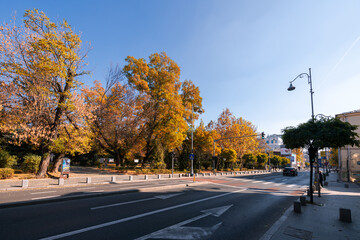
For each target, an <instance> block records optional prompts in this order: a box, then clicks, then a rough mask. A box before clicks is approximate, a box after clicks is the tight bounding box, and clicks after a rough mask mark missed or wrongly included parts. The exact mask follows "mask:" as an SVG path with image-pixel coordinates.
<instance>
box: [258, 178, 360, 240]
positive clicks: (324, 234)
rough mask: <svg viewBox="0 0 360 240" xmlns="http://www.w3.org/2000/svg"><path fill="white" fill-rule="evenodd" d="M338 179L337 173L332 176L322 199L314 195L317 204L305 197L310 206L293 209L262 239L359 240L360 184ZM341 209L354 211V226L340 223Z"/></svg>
mask: <svg viewBox="0 0 360 240" xmlns="http://www.w3.org/2000/svg"><path fill="white" fill-rule="evenodd" d="M337 179H338V174H337V173H330V174H329V176H327V177H326V181H327V182H328V186H324V188H322V189H321V197H318V193H317V192H314V195H313V196H314V204H310V203H309V200H310V197H309V196H306V199H307V204H306V206H301V213H295V212H294V207H293V206H291V207H290V208H289V209H288V210H287V211H286V212H285V214H284V215H283V216H282V217H281V218H280V219H279V220H278V221H277V222H276V223H275V224H274V225H273V226H272V227H271V228H270V229H269V230H268V232H267V233H266V234H265V235H264V236H263V237H262V238H261V240H269V239H271V240H298V239H319V240H320V239H326V240H344V239H351V240H358V239H360V185H359V184H357V183H347V182H341V181H339V182H338V181H337ZM346 184H347V185H348V188H346V187H345V185H346ZM339 208H346V209H350V210H351V219H352V222H351V223H347V222H342V221H340V220H339V219H340V214H339Z"/></svg>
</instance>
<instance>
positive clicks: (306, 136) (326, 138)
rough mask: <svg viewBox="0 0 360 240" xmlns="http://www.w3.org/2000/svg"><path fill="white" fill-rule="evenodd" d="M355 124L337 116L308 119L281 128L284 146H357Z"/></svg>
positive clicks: (320, 147)
mask: <svg viewBox="0 0 360 240" xmlns="http://www.w3.org/2000/svg"><path fill="white" fill-rule="evenodd" d="M356 129H357V126H354V125H351V124H350V123H348V122H342V121H341V120H340V119H337V118H330V119H328V118H321V119H319V120H309V121H308V122H306V123H302V124H300V125H298V126H297V127H287V128H285V129H283V130H282V133H283V135H282V139H283V141H284V144H285V146H286V148H289V149H294V148H300V147H309V146H312V147H313V148H315V149H322V148H326V147H329V148H341V147H343V146H345V145H351V146H359V145H360V141H359V140H358V139H357V138H358V137H359V136H358V134H357V133H356V132H355V130H356Z"/></svg>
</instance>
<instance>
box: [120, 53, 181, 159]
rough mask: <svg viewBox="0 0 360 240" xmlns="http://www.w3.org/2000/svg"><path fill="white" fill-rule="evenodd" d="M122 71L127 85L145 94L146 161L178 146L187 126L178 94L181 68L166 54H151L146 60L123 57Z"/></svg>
mask: <svg viewBox="0 0 360 240" xmlns="http://www.w3.org/2000/svg"><path fill="white" fill-rule="evenodd" d="M126 62H127V65H126V66H125V67H124V69H123V70H124V73H125V75H126V77H127V79H128V82H129V84H130V85H131V86H132V87H134V88H135V89H136V90H137V91H139V92H140V93H142V94H146V95H147V96H148V99H147V102H146V103H145V104H144V105H143V108H144V110H146V112H147V113H148V116H147V117H146V127H147V130H146V134H145V137H144V139H145V141H146V146H145V160H148V161H149V160H154V161H162V160H163V159H155V158H156V157H155V158H154V156H155V155H157V156H160V158H161V156H163V155H164V154H156V152H158V151H160V150H161V151H163V150H169V151H171V150H172V149H174V148H176V147H177V146H180V145H181V143H182V142H183V140H184V139H185V132H186V130H187V128H188V126H187V124H186V121H185V119H184V115H186V114H185V107H184V105H183V102H182V98H181V95H180V93H179V91H180V88H181V83H180V81H179V78H180V68H179V66H178V65H177V64H176V63H175V62H174V61H173V60H171V59H170V58H169V57H168V56H167V55H166V53H164V52H162V53H160V54H159V53H154V54H152V55H150V57H149V61H148V62H147V61H146V60H145V59H142V58H139V59H136V58H134V57H131V56H129V57H127V58H126Z"/></svg>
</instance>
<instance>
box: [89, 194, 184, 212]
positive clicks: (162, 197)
mask: <svg viewBox="0 0 360 240" xmlns="http://www.w3.org/2000/svg"><path fill="white" fill-rule="evenodd" d="M180 194H183V193H175V194H164V195H158V196H155V197H151V198H145V199H139V200H134V201H129V202H122V203H114V204H109V205H104V206H99V207H93V208H90V209H91V210H96V209H101V208H108V207H116V206H121V205H126V204H131V203H138V202H145V201H150V200H155V199H168V198H171V197H175V196H177V195H180Z"/></svg>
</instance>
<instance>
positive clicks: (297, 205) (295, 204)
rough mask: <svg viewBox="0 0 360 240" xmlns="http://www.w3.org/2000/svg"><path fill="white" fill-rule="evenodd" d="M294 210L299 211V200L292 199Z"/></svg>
mask: <svg viewBox="0 0 360 240" xmlns="http://www.w3.org/2000/svg"><path fill="white" fill-rule="evenodd" d="M294 212H296V213H301V203H300V202H299V201H294Z"/></svg>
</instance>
